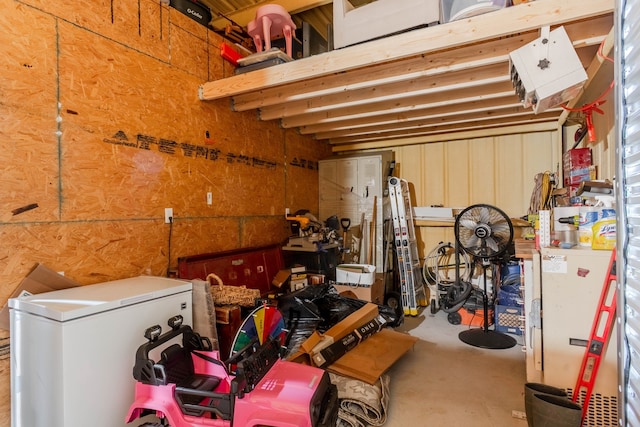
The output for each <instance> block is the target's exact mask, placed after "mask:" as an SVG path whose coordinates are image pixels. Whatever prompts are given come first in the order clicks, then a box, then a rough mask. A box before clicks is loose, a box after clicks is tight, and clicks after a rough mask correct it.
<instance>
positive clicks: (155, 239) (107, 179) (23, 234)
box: [0, 0, 330, 425]
mask: <svg viewBox="0 0 640 427" xmlns="http://www.w3.org/2000/svg"><path fill="white" fill-rule="evenodd" d="M0 10H2V13H1V14H0V28H2V29H3V30H2V31H1V32H0V75H1V76H2V78H0V116H1V117H2V119H1V120H0V144H1V146H2V150H0V242H2V243H1V244H0V305H2V304H4V303H5V302H6V300H7V298H8V297H9V295H10V294H11V293H12V292H13V290H14V289H15V288H16V286H17V285H18V284H19V283H20V281H21V280H22V279H23V278H24V277H25V276H26V275H27V274H28V273H29V271H30V270H31V269H32V268H33V267H34V266H35V265H36V264H37V263H43V264H45V265H46V266H48V267H50V268H52V269H54V270H56V271H64V273H65V275H67V276H68V277H70V278H72V279H73V280H75V281H77V282H79V283H80V284H92V283H97V282H102V281H108V280H114V279H119V278H123V277H131V276H136V275H140V274H153V275H165V274H166V273H167V267H168V266H175V265H176V260H177V258H178V257H179V256H185V255H193V254H199V253H204V252H217V251H223V250H229V249H235V248H239V247H250V246H259V245H266V244H271V243H277V242H281V241H283V240H284V239H285V238H286V237H287V235H288V231H289V230H288V224H287V223H286V221H285V220H284V211H285V207H289V208H291V209H292V211H295V210H297V209H303V208H304V209H310V210H311V211H312V212H317V209H318V190H317V174H318V171H317V161H318V160H319V159H321V158H323V157H327V156H328V155H329V154H330V149H329V147H328V146H327V145H326V144H324V143H321V142H317V141H313V140H311V139H309V138H306V137H302V136H299V135H297V134H295V133H293V132H291V131H285V130H283V129H281V128H279V127H278V125H277V123H263V122H259V121H258V120H257V119H256V117H255V112H249V113H246V114H240V113H232V112H231V110H230V108H229V101H228V100H222V101H219V102H206V103H205V102H202V101H200V100H199V99H198V96H197V93H198V86H199V85H200V84H202V83H203V82H205V81H208V80H214V79H219V78H222V77H224V76H228V75H230V74H231V73H232V69H231V67H230V66H229V64H227V63H225V62H224V61H223V60H222V59H221V57H220V54H219V51H220V50H219V45H220V42H221V39H220V37H219V36H217V35H216V34H214V33H213V32H211V31H208V30H207V29H206V28H205V27H203V26H201V25H199V24H197V23H196V22H195V21H192V20H191V19H189V18H188V17H186V16H184V15H182V14H180V13H179V12H176V11H175V10H173V9H170V8H168V7H166V6H164V5H162V4H161V3H160V1H159V0H139V1H129V0H99V1H95V0H84V1H82V0H81V1H74V2H71V1H56V2H50V1H46V0H23V1H19V2H18V1H12V0H0ZM207 192H211V193H212V196H213V203H212V204H211V205H208V204H207V197H206V195H207ZM165 207H171V208H173V212H174V216H175V221H174V224H173V226H172V227H170V226H169V225H167V224H165V223H164V208H165ZM170 230H171V253H170V254H169V251H168V249H169V245H168V242H169V233H170ZM3 337H6V331H5V334H4V335H3ZM7 365H8V363H7V361H6V359H5V360H2V361H0V384H1V386H0V425H7V424H8V420H9V376H8V366H7Z"/></svg>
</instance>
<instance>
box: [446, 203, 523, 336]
mask: <svg viewBox="0 0 640 427" xmlns="http://www.w3.org/2000/svg"><path fill="white" fill-rule="evenodd" d="M454 231H455V235H456V241H457V242H458V244H459V245H460V247H461V248H462V249H463V250H464V251H465V252H467V253H468V254H469V255H471V256H473V257H474V258H475V259H479V260H481V262H482V268H483V281H484V286H483V292H482V306H483V309H484V319H483V320H484V323H483V327H482V328H476V329H467V330H465V331H462V332H460V334H459V335H458V337H459V338H460V340H461V341H462V342H464V343H466V344H469V345H473V346H475V347H481V348H488V349H505V348H511V347H513V346H515V345H516V340H515V339H514V338H513V337H510V336H508V335H506V334H503V333H501V332H498V331H495V330H490V329H489V297H488V295H487V268H488V267H489V266H490V265H491V260H492V259H494V258H497V257H499V256H500V255H502V254H503V253H505V252H506V250H507V249H508V248H509V245H510V244H511V242H512V241H513V225H512V224H511V220H510V219H509V217H508V216H507V215H506V214H505V213H504V212H502V211H501V210H500V209H498V208H496V207H494V206H491V205H485V204H478V205H472V206H469V207H468V208H466V209H464V210H463V211H462V212H460V213H459V214H458V216H457V217H456V222H455V225H454Z"/></svg>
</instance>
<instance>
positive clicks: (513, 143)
mask: <svg viewBox="0 0 640 427" xmlns="http://www.w3.org/2000/svg"><path fill="white" fill-rule="evenodd" d="M495 153H496V157H497V158H496V169H495V176H496V180H495V192H494V198H493V202H492V204H494V205H495V206H496V207H498V208H499V209H501V210H502V211H504V212H505V213H507V212H509V214H508V215H511V216H522V215H525V214H526V213H527V212H526V210H523V209H524V206H523V202H524V201H526V200H528V199H529V198H530V195H531V191H532V190H533V186H531V188H529V189H528V191H527V189H526V188H524V187H523V185H522V182H523V180H524V178H523V175H522V169H523V165H524V164H525V163H526V162H527V161H528V159H527V158H526V157H525V156H524V153H523V146H522V142H521V141H520V140H518V139H517V138H513V137H498V138H496V151H495ZM528 196H529V197H528Z"/></svg>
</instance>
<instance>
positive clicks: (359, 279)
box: [336, 264, 376, 286]
mask: <svg viewBox="0 0 640 427" xmlns="http://www.w3.org/2000/svg"><path fill="white" fill-rule="evenodd" d="M375 280H376V266H375V265H369V264H340V265H339V266H337V267H336V282H337V283H353V284H357V285H360V286H367V285H372V284H373V282H374V281H375Z"/></svg>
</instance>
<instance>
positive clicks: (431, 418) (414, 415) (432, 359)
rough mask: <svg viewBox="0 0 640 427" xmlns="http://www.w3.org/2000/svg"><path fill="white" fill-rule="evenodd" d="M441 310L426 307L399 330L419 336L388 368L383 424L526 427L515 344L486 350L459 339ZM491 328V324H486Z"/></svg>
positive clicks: (523, 374)
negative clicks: (433, 311) (430, 310)
mask: <svg viewBox="0 0 640 427" xmlns="http://www.w3.org/2000/svg"><path fill="white" fill-rule="evenodd" d="M468 328H469V326H461V325H458V326H456V325H451V324H450V323H449V322H448V321H447V315H446V313H444V312H438V313H436V314H435V315H432V314H431V313H430V312H429V308H428V307H427V308H426V309H425V310H424V311H423V313H421V314H419V315H418V316H415V317H407V318H406V319H405V322H404V324H403V325H402V326H401V327H399V328H398V329H397V330H398V331H404V332H408V333H409V334H411V335H412V336H415V337H418V338H420V341H418V342H417V343H416V345H415V347H414V349H413V350H411V351H409V352H408V353H407V354H405V355H404V356H403V357H402V358H401V359H400V360H399V361H398V362H396V363H395V364H394V366H392V367H391V369H390V370H389V375H390V376H391V382H390V402H389V411H388V419H387V422H386V423H385V427H406V426H434V427H441V426H447V427H457V426H473V427H511V426H513V427H526V426H527V422H526V420H524V419H519V418H517V417H514V415H513V411H516V415H517V413H519V414H521V415H522V416H524V384H525V382H526V372H525V356H524V353H523V351H522V337H521V336H517V335H511V336H512V337H514V338H515V339H516V341H517V344H516V346H515V347H513V348H511V349H506V350H487V349H482V348H477V347H474V346H471V345H468V344H465V343H463V342H462V341H460V339H459V338H458V333H459V332H461V331H463V330H465V329H468ZM491 328H493V327H491Z"/></svg>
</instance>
